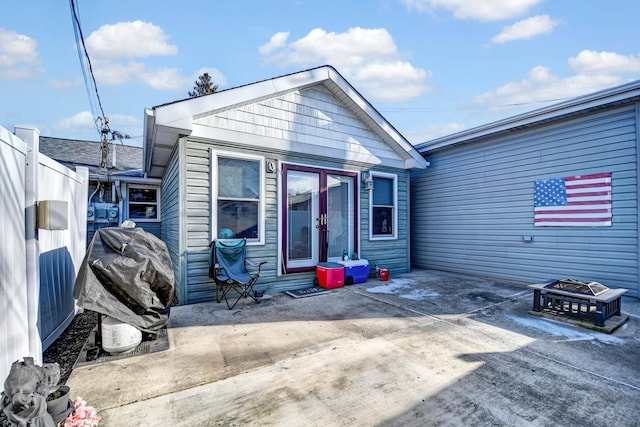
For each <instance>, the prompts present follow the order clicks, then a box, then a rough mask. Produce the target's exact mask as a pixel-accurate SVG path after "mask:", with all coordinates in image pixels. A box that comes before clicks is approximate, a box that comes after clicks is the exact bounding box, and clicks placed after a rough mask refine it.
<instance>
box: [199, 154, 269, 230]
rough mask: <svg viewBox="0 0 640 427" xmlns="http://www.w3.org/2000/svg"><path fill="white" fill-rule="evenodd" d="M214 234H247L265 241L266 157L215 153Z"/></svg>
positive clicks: (213, 162)
mask: <svg viewBox="0 0 640 427" xmlns="http://www.w3.org/2000/svg"><path fill="white" fill-rule="evenodd" d="M212 164H213V167H214V169H213V170H214V174H213V178H214V185H213V200H215V206H214V207H213V209H212V210H213V220H212V224H213V238H222V239H231V238H241V237H245V238H246V239H247V242H257V243H262V242H263V241H264V239H263V236H264V230H263V228H264V227H263V223H262V218H263V211H264V208H263V197H262V194H263V190H262V188H263V185H264V183H263V178H262V177H263V176H264V168H263V161H262V159H261V158H258V157H251V156H239V155H236V154H226V153H214V154H213V161H212Z"/></svg>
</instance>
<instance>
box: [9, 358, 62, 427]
mask: <svg viewBox="0 0 640 427" xmlns="http://www.w3.org/2000/svg"><path fill="white" fill-rule="evenodd" d="M59 379H60V367H59V366H58V365H57V364H46V367H42V366H38V365H35V364H34V363H33V358H32V357H25V358H24V361H23V362H20V361H15V362H13V364H12V365H11V370H10V371H9V376H8V377H7V379H6V380H5V382H4V392H3V393H2V394H1V396H0V397H1V398H2V400H1V403H2V411H3V412H4V413H5V415H6V416H7V419H8V420H9V422H10V423H11V425H12V426H19V427H55V426H56V423H55V422H54V421H53V418H52V417H51V415H49V413H48V412H47V396H48V395H49V391H50V388H51V387H52V386H55V385H56V384H57V383H58V381H59Z"/></svg>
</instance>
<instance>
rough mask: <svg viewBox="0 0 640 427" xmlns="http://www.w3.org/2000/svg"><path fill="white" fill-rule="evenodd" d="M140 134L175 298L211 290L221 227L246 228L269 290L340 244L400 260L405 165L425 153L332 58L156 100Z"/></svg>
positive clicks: (404, 246)
mask: <svg viewBox="0 0 640 427" xmlns="http://www.w3.org/2000/svg"><path fill="white" fill-rule="evenodd" d="M144 146H145V156H144V161H145V172H146V176H147V177H148V178H152V179H161V180H162V184H161V192H160V193H161V199H160V205H161V207H160V218H161V230H162V231H161V233H162V239H163V240H164V241H165V242H166V244H167V247H168V249H169V252H170V254H171V257H172V263H173V266H174V271H175V274H176V283H177V285H176V288H177V294H178V298H179V301H180V304H191V303H197V302H202V301H209V300H212V299H214V298H215V290H214V287H213V281H212V280H211V279H210V278H209V277H208V254H209V249H208V246H209V243H210V242H211V241H212V240H213V239H216V238H219V237H246V238H247V242H248V243H247V245H248V256H249V257H250V258H252V259H255V260H263V261H267V264H266V265H265V266H263V267H262V274H261V277H260V280H259V281H258V283H257V285H256V289H259V290H266V291H267V292H277V291H282V290H286V289H296V288H302V287H308V286H310V285H311V284H312V283H313V278H314V275H315V267H316V265H317V264H318V262H322V261H328V260H332V259H339V258H340V257H341V256H342V254H343V252H344V251H347V252H348V253H349V255H350V256H353V254H355V253H357V254H358V256H359V257H360V258H365V259H367V260H368V261H369V263H370V265H374V264H379V265H380V266H383V267H386V268H389V269H390V270H391V271H393V272H405V271H408V270H409V268H410V260H409V236H410V231H409V211H408V198H409V174H410V172H411V171H412V170H419V169H423V168H425V167H426V166H427V162H426V160H425V159H424V158H423V157H422V156H421V155H420V154H419V153H418V152H417V151H416V150H415V148H414V147H413V146H412V145H411V144H410V143H409V142H408V141H407V140H406V139H405V138H404V137H403V136H402V135H400V133H399V132H397V131H396V130H395V128H394V127H393V126H392V125H391V124H390V123H389V122H387V121H386V119H384V117H382V116H381V115H380V114H379V113H378V112H377V111H376V110H375V109H374V108H373V106H372V105H371V104H369V102H367V101H366V100H365V99H364V98H363V97H362V96H361V95H360V94H359V93H358V92H357V91H356V90H355V89H354V88H353V87H352V86H351V85H350V84H349V83H348V82H347V81H346V80H345V79H344V78H343V77H342V76H341V75H340V74H339V73H338V72H337V71H336V70H335V69H333V68H332V67H329V66H324V67H319V68H314V69H310V70H306V71H302V72H299V73H294V74H290V75H285V76H281V77H277V78H274V79H269V80H265V81H261V82H257V83H252V84H248V85H245V86H240V87H236V88H232V89H228V90H224V91H219V92H215V93H212V94H209V95H205V96H200V97H197V98H189V99H185V100H180V101H176V102H172V103H168V104H164V105H159V106H156V107H154V108H153V109H150V110H147V111H146V115H145V137H144Z"/></svg>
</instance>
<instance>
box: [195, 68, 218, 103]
mask: <svg viewBox="0 0 640 427" xmlns="http://www.w3.org/2000/svg"><path fill="white" fill-rule="evenodd" d="M195 83H196V85H195V86H194V87H193V89H194V91H193V92H191V91H189V96H190V97H192V98H196V97H198V96H202V95H208V94H210V93H214V92H215V91H217V90H218V85H216V84H212V83H211V76H210V75H209V73H204V74H201V75H200V77H198V80H196V81H195Z"/></svg>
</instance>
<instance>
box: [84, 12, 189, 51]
mask: <svg viewBox="0 0 640 427" xmlns="http://www.w3.org/2000/svg"><path fill="white" fill-rule="evenodd" d="M168 39H169V36H168V35H166V34H165V33H164V31H163V30H162V28H160V27H158V26H157V25H153V24H152V23H150V22H143V21H133V22H119V23H117V24H112V25H103V26H102V27H100V28H99V29H98V30H96V31H94V32H93V33H91V35H90V36H89V37H88V38H87V39H86V41H85V44H86V46H87V51H88V52H89V56H90V57H91V58H95V59H96V60H104V59H107V60H110V59H118V58H146V57H149V56H163V55H175V54H176V53H178V48H177V47H176V46H174V45H170V44H168V43H167V40H168Z"/></svg>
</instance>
